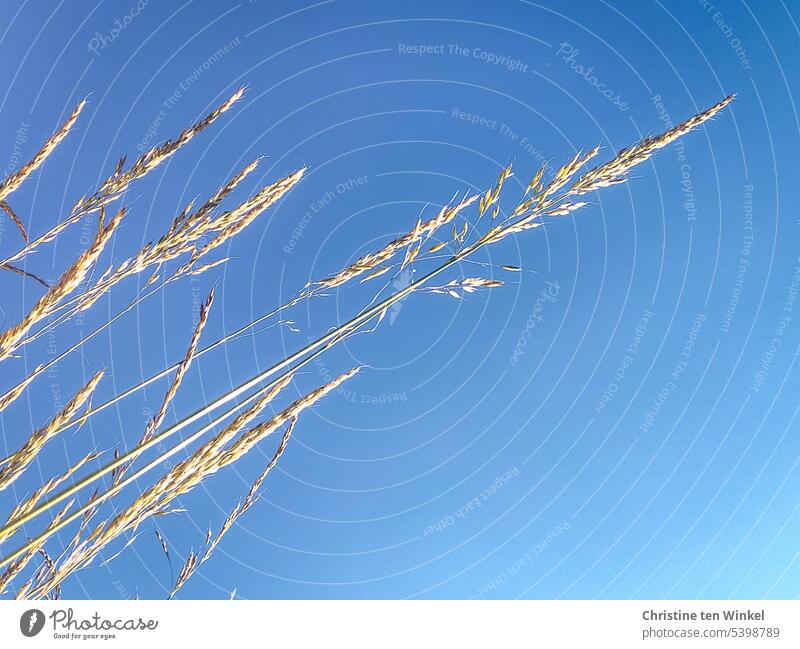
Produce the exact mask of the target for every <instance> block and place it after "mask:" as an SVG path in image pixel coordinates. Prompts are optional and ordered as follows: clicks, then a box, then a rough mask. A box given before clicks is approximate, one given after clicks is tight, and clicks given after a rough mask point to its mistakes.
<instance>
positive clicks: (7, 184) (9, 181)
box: [0, 99, 86, 241]
mask: <svg viewBox="0 0 800 649" xmlns="http://www.w3.org/2000/svg"><path fill="white" fill-rule="evenodd" d="M84 106H86V100H85V99H83V100H81V101H80V102H78V105H77V106H75V109H74V110H73V111H72V114H71V115H70V116H69V117H68V118H67V121H66V122H64V124H63V125H62V126H61V128H59V129H58V130H57V131H56V132H55V133H53V135H51V136H50V139H48V140H47V142H45V143H44V144H43V145H42V148H41V149H39V151H38V152H37V153H36V155H35V156H33V158H32V159H31V161H30V162H28V163H27V164H26V165H23V166H22V167H20V168H19V169H17V170H16V171H15V172H14V173H12V174H11V175H9V176H8V177H7V178H6V179H5V180H4V181H3V182H2V183H0V201H3V202H4V201H5V199H6V198H7V197H8V196H9V194H12V193H13V192H15V191H16V190H17V189H19V188H20V186H21V185H22V183H23V182H25V179H26V178H27V177H28V176H30V175H31V174H32V173H33V172H34V171H36V169H38V168H39V167H41V166H42V164H44V161H45V160H47V158H48V157H49V155H50V154H51V153H52V152H53V151H55V148H56V147H57V146H58V145H59V144H61V142H62V140H63V139H64V138H65V137H67V135H68V134H69V132H70V130H71V129H72V127H73V126H74V124H75V122H76V120H77V119H78V115H80V114H81V111H82V110H83V108H84ZM3 209H5V210H6V211H7V212H8V213H9V215H10V216H11V218H15V217H14V214H13V212H11V211H10V210H9V209H8V208H7V207H6V206H5V205H4V207H3ZM15 221H18V219H15ZM18 225H20V226H21V222H19V221H18ZM21 229H22V231H23V233H24V236H25V240H26V241H27V234H26V233H25V228H24V227H21Z"/></svg>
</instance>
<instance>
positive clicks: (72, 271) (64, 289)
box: [0, 207, 126, 360]
mask: <svg viewBox="0 0 800 649" xmlns="http://www.w3.org/2000/svg"><path fill="white" fill-rule="evenodd" d="M125 212H126V208H125V207H123V208H121V209H120V210H119V212H117V214H116V215H115V216H114V217H113V218H112V219H111V221H109V223H108V224H107V225H106V224H105V223H104V222H103V215H102V212H101V215H100V219H99V220H98V225H97V234H96V235H95V238H94V241H93V242H92V243H91V244H90V245H89V247H88V248H87V249H86V250H84V251H83V253H81V255H80V256H79V257H78V259H77V260H76V261H75V263H73V264H72V266H70V267H69V268H68V269H67V270H66V271H64V273H63V274H62V275H61V277H60V279H59V280H58V282H57V283H56V284H55V285H54V286H53V287H52V288H51V289H50V290H49V291H47V293H45V294H44V295H43V296H42V297H41V298H40V299H39V301H38V302H37V303H36V305H35V306H34V307H33V309H31V310H30V312H28V315H26V316H25V318H23V319H22V321H21V322H20V323H19V324H17V325H16V326H14V327H11V328H10V329H7V330H6V331H5V332H3V333H2V334H0V360H2V359H3V358H7V357H8V356H9V355H10V354H11V353H12V352H13V351H14V350H15V349H17V347H18V346H19V343H20V341H21V340H22V339H23V337H24V336H25V334H26V333H27V332H28V331H29V330H30V328H31V327H33V325H34V324H36V323H37V322H39V321H40V320H42V319H44V318H46V317H47V316H49V315H50V314H51V313H52V312H53V311H54V310H55V308H56V307H57V306H58V305H59V304H60V303H61V301H62V300H63V299H64V298H66V297H67V296H68V295H69V294H70V293H72V292H73V291H74V290H75V289H76V288H78V286H80V284H81V282H82V281H83V280H84V278H85V277H86V275H87V273H88V272H89V270H91V268H92V267H93V266H94V264H95V263H96V262H97V259H98V257H99V256H100V254H101V253H102V252H103V250H104V249H105V247H106V244H108V242H109V241H110V240H111V236H112V235H113V234H114V231H115V230H116V228H117V226H118V225H119V223H120V221H122V219H123V217H124V216H125Z"/></svg>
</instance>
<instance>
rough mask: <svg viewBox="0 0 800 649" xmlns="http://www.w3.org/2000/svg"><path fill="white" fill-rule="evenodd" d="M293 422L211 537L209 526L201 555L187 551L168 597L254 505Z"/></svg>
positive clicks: (287, 440) (175, 591)
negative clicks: (270, 457) (249, 485)
mask: <svg viewBox="0 0 800 649" xmlns="http://www.w3.org/2000/svg"><path fill="white" fill-rule="evenodd" d="M295 423H297V419H292V420H290V421H289V425H288V426H287V427H286V432H285V433H284V434H283V437H282V438H281V441H280V444H278V448H277V450H276V451H275V454H274V455H273V456H272V459H271V460H270V461H269V463H268V464H267V465H266V466H265V467H264V470H263V471H261V473H260V474H259V476H258V477H257V478H256V479H255V481H254V482H253V484H252V486H251V487H250V490H249V491H248V492H247V494H246V495H245V497H244V499H243V500H242V501H240V502H239V503H238V504H237V505H236V506H235V507H234V508H233V509H232V510H231V512H230V513H229V514H228V516H227V518H226V519H225V521H224V522H223V523H222V526H221V527H220V529H219V531H218V532H217V534H216V535H215V536H214V537H213V538H212V536H211V528H209V530H208V533H207V534H206V541H205V551H204V552H203V555H202V557H199V558H198V555H197V554H195V553H194V552H190V553H189V555H188V557H187V559H186V562H185V563H184V565H183V567H182V568H181V572H180V573H179V575H178V579H176V580H175V585H174V586H173V587H172V591H171V592H170V594H169V598H168V599H172V598H173V597H175V595H176V593H177V592H178V591H179V590H180V589H181V588H182V587H183V586H184V585H185V584H186V582H187V581H188V580H189V578H190V577H191V576H192V575H193V574H194V572H195V571H196V570H197V568H198V567H199V566H200V565H202V564H204V563H205V562H206V561H208V559H209V558H211V554H212V553H213V552H214V549H215V548H216V547H217V546H218V545H219V543H220V541H222V537H223V536H225V534H227V532H228V531H229V530H230V529H231V528H232V527H233V525H234V523H235V522H236V521H237V520H238V519H239V518H240V517H241V516H242V515H243V514H244V513H245V512H246V511H247V510H248V509H250V508H251V507H252V506H253V505H255V503H256V501H257V500H258V490H259V489H260V488H261V485H262V484H263V482H264V480H265V479H266V477H267V475H268V474H269V473H270V471H272V469H274V468H275V465H276V464H277V463H278V460H279V459H280V458H281V456H282V455H283V452H284V451H285V450H286V446H287V444H288V443H289V438H290V437H291V435H292V431H293V430H294V425H295Z"/></svg>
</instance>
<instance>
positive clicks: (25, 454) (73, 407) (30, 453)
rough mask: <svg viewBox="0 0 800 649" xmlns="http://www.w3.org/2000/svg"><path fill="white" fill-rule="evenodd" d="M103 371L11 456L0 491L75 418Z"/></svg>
mask: <svg viewBox="0 0 800 649" xmlns="http://www.w3.org/2000/svg"><path fill="white" fill-rule="evenodd" d="M103 373H104V370H100V371H99V372H98V373H97V374H95V375H94V376H93V377H92V378H91V379H90V381H89V382H88V383H87V384H86V385H84V386H83V387H82V388H81V389H80V390H78V392H77V394H76V395H75V396H74V397H72V399H71V400H70V401H69V403H67V405H66V406H64V408H63V409H62V410H61V411H60V412H59V413H58V414H57V415H56V416H55V417H53V419H51V420H50V422H49V423H48V424H47V425H46V426H44V427H43V428H39V429H38V430H36V431H34V432H33V434H32V435H31V436H30V437H29V438H28V441H26V442H25V444H23V446H22V448H20V449H19V450H18V451H17V452H16V453H14V455H12V456H11V459H10V461H9V462H8V464H6V466H4V467H3V468H2V469H0V491H2V490H3V489H6V488H7V487H8V486H9V485H10V484H11V483H12V482H14V481H15V480H16V479H17V478H18V477H19V476H20V475H21V474H22V472H23V471H25V469H26V468H27V467H28V465H29V464H30V463H31V462H33V460H34V458H35V457H36V456H37V455H38V453H39V451H41V450H42V447H44V445H45V444H47V442H48V441H50V440H51V439H52V438H53V436H55V435H56V431H58V430H59V427H60V426H61V425H62V424H63V423H64V422H65V421H69V420H70V419H71V418H72V417H74V416H75V413H77V412H78V410H80V408H81V406H83V404H84V403H85V402H86V400H87V399H89V397H90V396H91V395H92V392H94V389H95V388H96V387H97V384H98V383H99V382H100V379H101V378H102V377H103Z"/></svg>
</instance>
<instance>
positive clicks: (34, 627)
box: [19, 608, 44, 638]
mask: <svg viewBox="0 0 800 649" xmlns="http://www.w3.org/2000/svg"><path fill="white" fill-rule="evenodd" d="M43 628H44V613H42V612H41V611H40V610H38V609H35V608H32V609H30V610H29V611H25V612H24V613H23V614H22V617H21V618H19V630H20V631H22V635H24V636H25V637H26V638H32V637H33V636H35V635H37V634H38V633H39V631H41V630H42V629H43Z"/></svg>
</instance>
